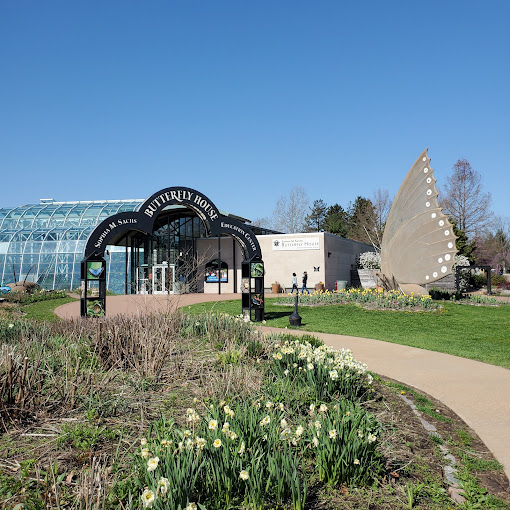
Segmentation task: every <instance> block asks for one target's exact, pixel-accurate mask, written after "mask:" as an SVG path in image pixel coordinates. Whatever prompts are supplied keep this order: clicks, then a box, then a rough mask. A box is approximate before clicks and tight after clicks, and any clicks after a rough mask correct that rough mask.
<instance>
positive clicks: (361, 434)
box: [358, 430, 363, 439]
mask: <svg viewBox="0 0 510 510" xmlns="http://www.w3.org/2000/svg"><path fill="white" fill-rule="evenodd" d="M358 437H359V438H360V439H361V438H362V437H363V432H361V430H358Z"/></svg>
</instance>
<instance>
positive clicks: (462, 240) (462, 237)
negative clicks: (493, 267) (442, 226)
mask: <svg viewBox="0 0 510 510" xmlns="http://www.w3.org/2000/svg"><path fill="white" fill-rule="evenodd" d="M448 219H449V220H450V222H451V224H452V225H453V233H454V234H455V235H456V236H457V240H456V241H455V245H456V247H457V250H458V253H457V255H464V256H465V257H467V258H468V260H469V263H470V264H474V263H475V255H474V253H473V252H474V251H475V250H476V243H475V241H469V240H468V237H467V235H466V233H465V232H464V230H459V229H458V228H457V223H456V222H455V220H454V219H453V218H448Z"/></svg>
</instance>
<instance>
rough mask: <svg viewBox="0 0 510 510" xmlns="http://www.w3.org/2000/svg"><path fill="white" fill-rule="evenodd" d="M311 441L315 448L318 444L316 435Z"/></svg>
mask: <svg viewBox="0 0 510 510" xmlns="http://www.w3.org/2000/svg"><path fill="white" fill-rule="evenodd" d="M312 443H313V445H314V446H315V448H317V447H318V446H319V440H318V439H317V438H316V437H314V438H313V439H312Z"/></svg>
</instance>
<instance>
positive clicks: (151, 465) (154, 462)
mask: <svg viewBox="0 0 510 510" xmlns="http://www.w3.org/2000/svg"><path fill="white" fill-rule="evenodd" d="M158 464H159V457H152V458H151V459H149V460H148V461H147V471H149V472H151V471H155V469H156V468H157V467H158Z"/></svg>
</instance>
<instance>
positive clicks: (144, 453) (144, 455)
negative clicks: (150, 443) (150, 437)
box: [140, 448, 150, 459]
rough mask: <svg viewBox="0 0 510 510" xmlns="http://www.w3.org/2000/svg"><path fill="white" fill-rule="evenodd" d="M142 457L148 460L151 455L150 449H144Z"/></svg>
mask: <svg viewBox="0 0 510 510" xmlns="http://www.w3.org/2000/svg"><path fill="white" fill-rule="evenodd" d="M140 455H141V456H142V457H143V458H144V459H146V458H147V457H148V456H149V455H150V454H149V449H148V448H142V450H141V451H140Z"/></svg>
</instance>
